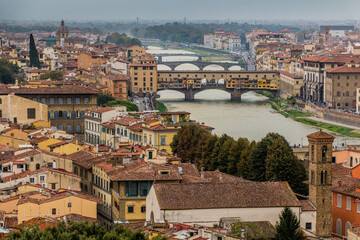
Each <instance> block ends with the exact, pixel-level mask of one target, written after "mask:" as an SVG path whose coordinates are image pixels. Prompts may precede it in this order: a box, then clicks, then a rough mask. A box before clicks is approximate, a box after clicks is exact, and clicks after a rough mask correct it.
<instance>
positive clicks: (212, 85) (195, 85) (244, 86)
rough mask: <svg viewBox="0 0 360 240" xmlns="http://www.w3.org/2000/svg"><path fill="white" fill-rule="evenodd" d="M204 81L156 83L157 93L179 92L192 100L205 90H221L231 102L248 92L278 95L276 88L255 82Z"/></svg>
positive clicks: (177, 80) (180, 80) (183, 80)
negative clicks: (166, 91) (263, 91)
mask: <svg viewBox="0 0 360 240" xmlns="http://www.w3.org/2000/svg"><path fill="white" fill-rule="evenodd" d="M235 81H236V83H235V85H234V82H233V81H232V80H224V79H222V80H219V81H217V80H214V79H212V80H210V81H209V80H206V79H202V80H200V79H176V80H173V81H170V82H158V88H157V91H161V90H173V91H178V92H181V93H183V94H184V95H185V100H190V101H191V100H194V98H195V95H196V94H197V93H199V92H202V91H205V90H211V89H216V90H222V91H225V92H228V93H230V95H231V100H237V101H240V100H241V95H242V94H244V93H247V92H250V91H255V90H265V91H268V92H272V93H274V94H278V91H277V89H276V88H271V87H269V85H268V87H266V88H265V87H264V84H263V83H259V84H258V83H257V81H246V80H239V79H238V80H235Z"/></svg>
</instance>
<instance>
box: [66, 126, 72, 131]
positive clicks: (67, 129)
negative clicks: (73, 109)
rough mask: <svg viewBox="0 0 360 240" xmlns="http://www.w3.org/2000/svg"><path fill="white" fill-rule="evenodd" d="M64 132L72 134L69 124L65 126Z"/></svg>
mask: <svg viewBox="0 0 360 240" xmlns="http://www.w3.org/2000/svg"><path fill="white" fill-rule="evenodd" d="M66 132H67V133H72V126H71V125H70V124H69V125H67V126H66Z"/></svg>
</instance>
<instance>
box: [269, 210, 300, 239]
mask: <svg viewBox="0 0 360 240" xmlns="http://www.w3.org/2000/svg"><path fill="white" fill-rule="evenodd" d="M275 239H276V240H302V239H304V234H303V232H302V231H301V230H300V222H299V220H298V219H297V217H296V215H295V214H294V213H293V211H291V209H290V208H289V207H285V208H284V210H282V212H281V214H280V223H278V224H276V233H275Z"/></svg>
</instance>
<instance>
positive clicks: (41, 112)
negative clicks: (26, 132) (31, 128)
mask: <svg viewBox="0 0 360 240" xmlns="http://www.w3.org/2000/svg"><path fill="white" fill-rule="evenodd" d="M29 109H33V110H34V111H35V116H31V115H28V110H29ZM0 111H1V117H2V118H7V119H9V120H10V121H12V122H17V123H18V124H30V123H33V122H35V121H39V120H45V121H48V116H47V111H48V107H47V105H45V104H42V103H40V102H36V101H32V100H29V99H25V98H22V97H19V96H15V95H14V94H9V95H3V96H0ZM15 119H16V120H15Z"/></svg>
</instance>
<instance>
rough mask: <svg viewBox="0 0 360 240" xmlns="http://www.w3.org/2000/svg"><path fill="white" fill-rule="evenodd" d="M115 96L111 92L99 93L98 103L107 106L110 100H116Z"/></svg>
mask: <svg viewBox="0 0 360 240" xmlns="http://www.w3.org/2000/svg"><path fill="white" fill-rule="evenodd" d="M114 100H115V98H114V97H113V96H112V95H110V94H98V95H97V105H98V106H105V105H106V104H107V103H108V102H110V101H114Z"/></svg>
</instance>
